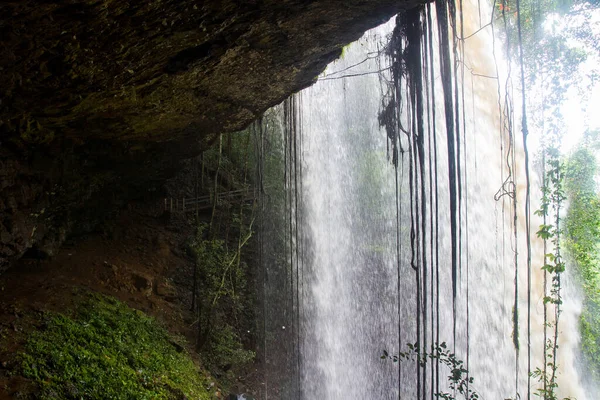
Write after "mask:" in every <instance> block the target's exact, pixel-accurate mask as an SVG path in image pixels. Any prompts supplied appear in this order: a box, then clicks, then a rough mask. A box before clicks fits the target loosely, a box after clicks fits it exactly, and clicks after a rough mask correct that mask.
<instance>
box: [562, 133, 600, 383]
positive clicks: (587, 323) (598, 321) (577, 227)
mask: <svg viewBox="0 0 600 400" xmlns="http://www.w3.org/2000/svg"><path fill="white" fill-rule="evenodd" d="M591 147H592V146H591V143H589V142H588V143H587V144H585V143H584V144H583V145H581V146H579V148H578V149H577V150H575V151H574V152H573V154H571V155H570V156H569V157H568V159H567V162H566V174H565V188H566V191H567V194H568V197H569V200H570V203H569V209H568V212H567V215H566V217H565V227H566V239H565V247H566V249H567V251H568V254H569V255H570V256H571V257H572V259H573V261H574V263H575V265H576V266H577V269H578V271H579V275H580V277H581V283H582V286H583V290H584V299H583V310H582V313H581V317H580V333H581V347H582V350H583V355H584V359H585V360H586V364H587V367H588V369H589V370H590V373H591V374H592V376H593V377H594V379H596V380H597V381H600V277H599V273H600V259H599V253H598V244H599V243H600V198H599V196H598V194H597V190H596V181H595V177H596V174H597V169H598V167H597V162H596V158H595V156H594V154H593V152H592V149H591Z"/></svg>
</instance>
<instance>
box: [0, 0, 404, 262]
mask: <svg viewBox="0 0 600 400" xmlns="http://www.w3.org/2000/svg"><path fill="white" fill-rule="evenodd" d="M414 3H415V1H414V0H408V1H402V0H401V1H398V0H314V1H307V0H238V1H232V0H205V1H191V0H120V1H116V0H97V1H84V0H82V1H77V0H55V1H52V0H45V1H33V0H9V1H8V2H2V4H0V47H1V48H2V57H1V58H0V74H1V76H2V78H1V79H0V99H1V102H0V189H1V195H0V239H1V241H0V271H1V270H2V269H4V268H6V267H7V266H8V265H9V264H10V262H11V261H12V260H14V259H15V258H18V257H19V256H20V255H22V254H23V252H24V251H25V250H26V249H27V248H30V247H32V246H33V247H37V248H39V249H41V250H43V251H45V252H46V253H52V251H53V249H55V248H56V246H57V245H58V244H59V243H60V242H61V241H62V239H63V238H64V236H65V235H67V234H69V233H71V232H76V231H86V230H89V229H93V228H94V226H96V225H97V223H98V222H99V221H100V220H102V218H105V217H106V213H107V212H108V211H110V210H112V209H114V207H118V206H121V205H123V204H124V203H126V202H127V201H128V199H131V198H133V197H136V196H137V197H139V196H141V195H144V194H145V193H148V191H149V190H150V191H151V190H154V189H156V188H158V187H160V185H161V183H162V182H163V181H164V179H165V178H166V177H168V176H169V175H170V174H172V173H173V172H174V171H175V170H177V165H178V162H179V161H180V160H182V159H185V158H188V157H191V156H194V155H195V154H197V153H198V152H199V151H200V150H201V149H202V147H203V146H204V145H205V144H206V143H208V142H209V141H210V140H212V139H213V138H214V137H215V135H216V134H218V133H219V132H225V131H235V130H239V129H241V128H243V127H244V126H246V125H247V124H248V123H250V122H251V121H252V120H254V119H255V118H257V117H258V116H259V115H260V114H261V113H262V112H263V111H264V110H266V109H267V108H268V107H270V106H272V105H274V104H277V103H278V102H280V101H281V100H283V99H284V98H285V97H287V96H288V95H290V94H291V93H293V92H296V91H298V90H300V89H302V88H304V87H306V86H308V85H310V84H311V82H312V81H313V80H314V78H315V77H316V76H317V75H318V74H319V73H320V72H321V71H322V70H323V69H324V67H325V66H326V65H327V63H329V62H330V61H332V60H334V59H335V58H336V57H338V56H339V54H340V52H341V47H342V46H343V45H345V44H347V43H349V42H351V41H353V40H355V39H357V38H358V37H359V36H360V35H361V34H362V33H363V32H364V31H365V30H367V29H369V28H371V27H373V26H376V25H377V24H379V23H381V22H383V21H384V20H385V19H387V18H389V17H391V16H392V15H393V14H394V13H396V12H397V11H398V10H400V9H401V8H407V7H409V6H411V5H413V4H414Z"/></svg>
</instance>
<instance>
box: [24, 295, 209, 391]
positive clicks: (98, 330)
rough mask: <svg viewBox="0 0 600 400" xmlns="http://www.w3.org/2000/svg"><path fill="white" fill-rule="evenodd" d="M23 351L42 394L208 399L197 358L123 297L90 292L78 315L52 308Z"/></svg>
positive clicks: (29, 374) (27, 373)
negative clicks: (123, 300)
mask: <svg viewBox="0 0 600 400" xmlns="http://www.w3.org/2000/svg"><path fill="white" fill-rule="evenodd" d="M45 322H46V323H45V326H44V328H43V329H41V330H40V331H37V332H33V333H32V334H31V335H30V337H29V338H28V341H27V344H26V347H25V352H23V353H22V354H21V355H20V360H21V372H22V374H23V376H25V377H27V378H31V379H34V380H35V381H37V382H38V383H39V384H40V386H41V389H42V395H41V397H42V398H46V399H54V398H66V399H80V398H86V399H133V398H135V399H170V398H181V397H182V396H183V395H185V396H188V397H191V398H200V399H208V398H210V397H209V394H208V392H207V390H206V387H207V382H206V379H205V377H204V376H203V375H202V374H200V372H199V371H198V369H197V368H196V366H195V365H194V363H193V361H192V359H191V358H190V357H189V356H188V355H187V354H186V353H185V351H182V347H181V346H180V345H177V343H176V342H175V341H174V339H173V338H171V337H170V336H169V334H168V333H167V332H166V331H165V330H164V329H163V328H162V327H160V326H159V325H158V324H157V323H156V321H154V320H153V319H152V318H150V317H148V316H146V315H145V314H143V313H142V312H140V311H136V310H133V309H130V308H129V307H127V306H126V305H124V304H123V303H120V302H119V301H117V300H115V299H113V298H109V297H104V296H100V295H91V294H90V295H89V297H88V298H87V299H86V300H85V301H83V302H82V303H81V304H80V305H79V306H78V308H77V311H76V313H75V315H73V316H68V315H64V314H48V315H47V316H46V321H45Z"/></svg>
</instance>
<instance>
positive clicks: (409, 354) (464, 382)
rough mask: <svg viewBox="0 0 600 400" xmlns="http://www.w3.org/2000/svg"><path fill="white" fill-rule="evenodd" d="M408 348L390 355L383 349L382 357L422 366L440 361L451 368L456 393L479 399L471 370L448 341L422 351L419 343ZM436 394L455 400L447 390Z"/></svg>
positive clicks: (446, 399) (444, 399)
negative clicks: (450, 348)
mask: <svg viewBox="0 0 600 400" xmlns="http://www.w3.org/2000/svg"><path fill="white" fill-rule="evenodd" d="M407 347H408V350H407V351H404V352H400V353H398V355H390V354H389V353H388V352H387V351H385V350H384V351H383V354H382V355H381V359H390V360H392V361H393V362H399V361H412V362H417V363H418V364H419V366H420V367H425V366H426V365H427V363H428V362H434V361H436V362H439V363H441V364H443V365H445V366H446V367H447V368H448V369H449V370H450V375H448V386H449V387H450V389H452V391H453V392H454V393H456V392H458V393H459V394H461V395H462V396H463V397H464V398H465V399H466V400H477V399H479V394H478V393H477V392H475V391H474V390H473V389H472V386H471V385H472V384H473V382H474V379H473V377H472V376H469V371H468V370H467V369H466V368H465V365H464V362H463V361H462V360H460V359H459V358H458V357H457V356H456V354H455V353H453V352H451V351H450V350H449V349H448V345H447V344H446V342H442V343H439V344H438V343H434V344H433V345H431V351H429V352H426V351H420V350H419V344H418V343H414V344H412V343H409V344H407ZM434 396H435V397H436V398H438V399H443V400H455V399H456V397H454V394H452V393H447V392H438V393H434Z"/></svg>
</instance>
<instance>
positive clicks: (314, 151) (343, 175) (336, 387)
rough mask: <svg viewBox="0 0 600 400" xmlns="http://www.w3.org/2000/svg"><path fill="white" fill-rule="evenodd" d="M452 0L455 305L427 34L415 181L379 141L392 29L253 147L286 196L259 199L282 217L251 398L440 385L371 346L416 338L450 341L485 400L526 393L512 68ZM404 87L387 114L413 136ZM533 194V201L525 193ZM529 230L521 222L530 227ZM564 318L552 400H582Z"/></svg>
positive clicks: (352, 51)
mask: <svg viewBox="0 0 600 400" xmlns="http://www.w3.org/2000/svg"><path fill="white" fill-rule="evenodd" d="M464 7H465V8H464V12H463V15H464V37H468V39H467V40H465V42H464V63H463V64H460V65H461V66H462V65H464V69H463V68H462V67H460V66H459V67H458V69H457V71H458V82H459V83H460V86H462V87H463V88H464V96H463V97H462V98H461V99H460V100H459V102H458V104H459V105H460V113H463V112H464V115H462V114H461V115H459V126H460V130H459V132H460V136H459V139H460V140H459V142H458V143H459V148H458V149H456V150H457V151H458V153H459V158H458V162H459V164H460V165H461V175H460V177H459V179H460V186H461V187H462V193H461V197H460V203H459V205H458V211H459V213H458V216H457V218H458V223H459V227H460V231H459V232H458V234H459V237H458V242H457V243H458V250H459V251H458V256H457V257H458V261H459V269H458V270H457V278H456V279H457V284H456V292H457V293H456V297H454V296H453V283H452V280H453V274H452V257H453V255H452V246H453V243H455V242H454V241H455V240H457V239H456V238H453V236H452V232H451V231H450V226H451V218H452V216H451V212H450V209H451V207H450V195H449V192H450V187H449V183H448V182H449V179H450V177H451V174H450V172H449V170H448V154H449V153H448V148H447V141H446V126H445V122H444V99H443V94H442V83H441V80H440V73H439V58H438V55H437V51H438V50H437V48H438V45H439V44H438V42H439V40H438V36H437V34H434V37H433V38H432V39H433V43H434V51H435V54H434V59H433V60H432V63H433V66H434V73H433V77H434V79H429V80H427V81H426V82H427V83H426V87H425V88H424V89H423V91H424V94H425V98H426V99H428V103H427V107H426V108H428V109H429V111H428V112H426V113H425V115H426V116H425V122H424V124H425V126H426V127H427V128H428V129H430V130H431V129H432V128H431V127H432V126H433V125H434V123H435V126H436V131H435V135H431V136H429V137H428V138H427V140H425V141H424V143H423V148H424V150H425V152H424V153H425V155H426V157H425V159H424V160H423V164H422V166H421V167H420V170H422V172H423V173H422V174H421V175H419V173H418V171H417V169H416V168H418V166H416V164H415V161H414V160H415V158H417V157H418V154H417V152H416V150H415V149H414V147H412V150H411V146H412V145H413V143H411V139H409V136H408V135H404V134H402V135H401V137H400V138H399V139H398V142H397V143H398V146H399V148H400V152H399V155H398V157H399V160H398V163H397V167H395V166H394V165H393V162H392V160H393V158H394V148H393V143H391V142H390V140H389V139H390V138H389V137H388V134H386V130H385V129H384V128H383V127H382V126H381V125H382V121H381V118H380V114H381V112H382V109H383V108H384V105H385V104H386V101H389V97H390V87H391V86H390V82H391V80H392V74H391V72H390V60H389V57H386V56H384V53H385V51H384V48H385V47H386V46H387V45H388V42H389V39H390V36H391V32H392V30H393V28H394V20H391V21H390V22H388V23H387V24H385V25H383V26H381V27H379V28H376V29H374V30H372V31H369V32H367V33H366V34H365V35H364V37H363V38H362V39H361V40H359V41H358V42H356V43H354V44H352V45H350V46H348V47H347V48H346V49H345V51H344V55H343V57H342V58H341V59H340V60H338V61H337V62H335V63H333V64H332V65H330V66H329V67H328V68H327V70H326V71H325V72H324V74H323V75H322V76H321V77H320V79H319V81H318V82H317V83H316V84H315V85H313V86H312V87H310V88H308V89H306V90H304V91H302V92H301V93H299V94H297V95H295V97H294V99H293V100H289V101H287V102H286V104H285V105H284V106H282V107H280V108H279V109H278V110H276V111H275V112H274V115H276V116H278V117H275V118H272V119H271V120H270V122H265V124H264V129H265V132H266V133H265V134H268V132H269V130H271V131H272V132H283V133H284V134H283V136H278V135H277V134H273V135H272V137H271V139H269V140H267V139H265V138H262V139H261V143H262V146H263V147H264V146H265V143H267V147H269V148H268V149H265V148H263V149H262V150H263V152H265V153H270V154H271V156H272V157H275V156H274V155H279V159H278V160H279V163H274V166H271V167H270V168H271V170H275V169H277V168H280V167H281V164H285V168H284V171H283V172H282V173H281V175H279V176H275V175H273V172H271V176H270V177H271V179H275V180H279V181H280V182H282V186H281V187H276V188H272V187H271V188H267V189H264V191H265V193H267V195H266V196H265V198H264V199H263V210H266V214H269V213H270V214H271V215H278V216H280V218H279V222H278V223H277V221H275V219H276V218H274V217H272V216H271V217H269V218H268V221H263V225H264V224H268V225H269V226H271V227H273V228H272V230H271V232H270V235H268V237H270V243H269V244H267V245H266V246H267V248H266V249H265V250H264V257H263V260H264V265H265V270H264V276H263V278H264V282H265V287H264V297H265V302H266V305H267V307H269V308H270V310H269V311H265V316H264V318H265V326H264V327H263V328H264V331H265V337H264V352H265V355H264V358H265V360H266V363H267V366H266V367H267V368H266V370H267V377H266V382H265V386H266V389H265V394H264V397H265V398H281V399H298V400H300V399H306V400H315V399H327V400H341V399H397V398H403V399H414V398H418V396H417V395H418V394H420V395H421V396H422V397H423V398H433V393H434V392H436V391H438V390H439V391H448V389H447V388H448V381H447V375H448V374H449V373H448V370H445V369H444V368H445V367H444V366H443V365H442V366H440V367H439V368H440V369H439V373H438V371H437V369H436V367H435V366H434V365H433V364H429V365H427V366H426V367H425V368H417V366H416V364H415V363H414V362H410V361H401V362H399V363H394V362H392V361H390V360H382V359H381V358H380V356H381V355H382V353H383V351H384V350H385V351H387V352H388V353H389V354H398V352H399V351H405V350H406V349H407V347H406V345H407V344H408V343H415V342H418V343H420V344H421V345H422V346H423V348H425V349H427V348H428V347H429V346H431V345H432V344H433V343H435V342H438V343H441V342H446V343H448V346H449V348H450V349H452V350H453V351H455V352H456V354H457V356H458V357H459V358H460V359H461V360H463V361H464V362H465V366H466V368H467V369H468V370H469V373H470V376H471V377H473V378H474V383H473V384H472V386H471V389H472V390H475V391H477V392H478V393H479V394H480V395H481V397H482V398H483V399H488V400H492V399H508V398H515V397H516V396H517V394H518V395H519V396H520V398H522V399H524V398H527V397H526V394H527V371H528V365H527V361H528V360H527V357H528V336H527V282H528V274H527V263H526V252H527V250H526V247H525V244H524V243H525V238H526V228H525V225H524V224H525V222H524V220H525V219H524V218H525V217H524V206H523V204H524V202H525V197H524V196H525V188H526V186H525V180H524V178H523V176H522V175H523V171H524V169H525V165H524V160H523V148H522V145H520V144H519V143H520V140H516V139H515V138H514V137H511V135H513V136H514V135H516V136H517V137H520V131H519V127H518V126H516V124H515V121H516V120H517V116H515V111H514V110H513V108H518V107H513V106H512V104H513V102H514V103H517V102H518V101H519V100H518V99H517V95H516V90H515V89H513V88H512V85H511V84H510V82H511V70H510V68H509V67H510V65H508V64H507V63H506V62H504V61H503V60H502V59H501V57H500V56H498V54H501V53H502V50H501V46H502V44H501V43H500V42H499V41H498V40H494V39H493V37H492V31H491V28H482V29H480V28H481V27H482V26H483V25H485V23H486V21H485V20H482V19H481V12H480V10H479V9H478V6H477V4H475V5H472V4H471V5H468V4H465V6H464ZM484 14H485V13H484ZM483 18H484V19H485V18H486V17H485V16H484V17H483ZM424 49H426V47H425V48H424ZM494 50H495V51H494ZM494 54H496V56H495V55H494ZM427 72H428V73H430V71H427ZM463 72H464V77H463ZM512 74H513V75H514V74H515V72H514V71H513V72H512ZM512 79H513V80H516V79H515V78H514V77H512ZM506 82H509V84H508V85H507V84H506ZM401 92H402V95H403V96H404V97H403V98H404V100H403V105H402V111H401V114H400V119H401V121H402V127H403V129H405V130H410V129H411V126H413V127H414V124H413V122H414V119H411V118H414V116H412V115H411V114H410V112H409V101H408V100H407V99H408V94H407V92H406V90H405V89H404V88H402V90H401ZM432 93H434V94H432ZM434 97H435V104H434ZM505 99H508V101H507V102H505ZM266 120H267V121H269V119H268V118H267V119H266ZM431 131H432V130H431ZM277 137H279V139H277ZM278 140H279V141H278ZM275 158H277V157H275ZM411 165H412V167H411ZM268 169H269V168H268V167H267V170H268ZM268 173H269V172H268V171H267V172H263V175H264V176H262V179H263V180H264V179H268V176H266V175H268ZM411 175H412V178H411ZM429 177H432V179H431V180H430V179H429ZM411 182H412V183H411ZM421 187H424V188H425V190H424V191H420V188H421ZM532 187H533V188H535V187H536V184H535V182H533V183H532ZM411 188H412V190H411ZM417 189H418V190H417ZM515 192H516V200H517V201H516V208H515V202H514V201H513V197H514V193H515ZM281 193H284V194H281ZM415 193H416V195H415ZM532 193H533V194H532V199H535V198H537V197H539V192H537V191H536V190H532ZM421 198H424V200H425V201H424V202H421V201H420V200H421ZM532 209H535V204H533V205H532ZM515 210H516V217H517V218H516V224H515V219H514V217H515V213H514V212H515ZM415 212H416V213H417V214H415ZM423 215H425V216H426V218H425V219H424V221H425V222H424V223H422V222H421V221H422V219H421V217H422V216H423ZM281 216H283V217H281ZM539 223H540V221H537V220H533V222H532V226H533V227H536V226H538V225H539ZM515 227H516V229H515ZM532 236H535V235H532ZM415 248H417V250H415ZM532 253H533V259H532V266H533V267H532V271H533V273H532V275H531V287H532V291H531V302H532V303H531V314H530V315H531V368H532V369H533V368H535V367H541V366H542V365H543V358H542V349H543V322H544V321H543V301H542V299H543V296H544V293H543V289H542V287H543V275H542V273H541V271H540V269H539V267H540V266H541V265H542V263H543V260H542V258H541V256H543V247H542V243H541V242H539V241H537V240H535V239H534V238H532ZM515 254H517V257H515ZM515 262H516V264H517V267H516V268H517V274H516V276H515ZM282 266H285V267H282ZM417 271H419V272H418V273H417ZM515 281H517V283H518V290H517V293H516V296H517V310H518V314H517V320H518V338H515V337H514V326H515V325H514V318H513V317H514V315H515V308H514V306H515ZM574 308H576V307H574ZM565 310H566V311H565V313H564V314H563V323H562V325H561V328H562V329H561V332H562V336H561V339H560V340H561V342H560V346H561V347H560V351H561V354H560V356H559V357H560V358H559V360H562V361H561V362H562V364H561V367H562V368H561V372H560V373H561V375H560V376H559V386H560V388H561V391H562V392H561V394H562V395H564V396H567V395H569V396H573V397H576V398H577V399H579V400H584V399H585V398H586V397H585V395H584V393H583V392H582V391H581V389H580V387H579V384H578V382H579V378H578V377H577V375H576V374H575V372H574V371H575V368H574V366H573V352H574V351H575V350H574V349H575V347H576V345H577V340H578V335H577V332H576V329H575V326H576V323H575V321H576V318H577V316H576V310H574V309H573V307H571V308H570V307H569V305H568V304H567V306H566V308H565ZM517 339H518V344H519V350H518V351H517V350H516V347H515V343H516V342H517ZM533 384H534V385H535V381H534V382H533Z"/></svg>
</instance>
